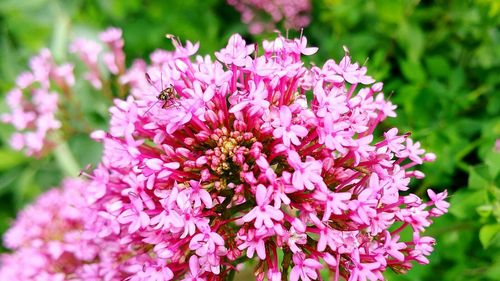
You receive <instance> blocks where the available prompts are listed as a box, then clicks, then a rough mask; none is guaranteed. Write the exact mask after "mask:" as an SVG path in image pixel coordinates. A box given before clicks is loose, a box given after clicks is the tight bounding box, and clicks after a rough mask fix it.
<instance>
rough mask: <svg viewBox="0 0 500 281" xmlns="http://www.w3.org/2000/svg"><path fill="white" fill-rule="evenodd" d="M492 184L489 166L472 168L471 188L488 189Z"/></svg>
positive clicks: (470, 175)
mask: <svg viewBox="0 0 500 281" xmlns="http://www.w3.org/2000/svg"><path fill="white" fill-rule="evenodd" d="M490 184H491V176H490V171H489V168H488V166H487V165H484V164H481V165H478V166H475V167H472V168H470V174H469V188H472V189H486V188H488V187H489V185H490Z"/></svg>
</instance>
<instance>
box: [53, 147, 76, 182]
mask: <svg viewBox="0 0 500 281" xmlns="http://www.w3.org/2000/svg"><path fill="white" fill-rule="evenodd" d="M54 157H55V158H56V161H57V164H58V165H59V167H60V168H61V170H62V171H63V172H64V174H65V175H67V176H72V177H75V176H76V175H78V172H79V171H80V168H79V165H78V163H77V162H76V160H75V157H74V156H73V153H71V150H70V149H69V146H68V144H67V143H66V142H63V143H60V144H59V145H58V146H57V147H56V148H55V149H54Z"/></svg>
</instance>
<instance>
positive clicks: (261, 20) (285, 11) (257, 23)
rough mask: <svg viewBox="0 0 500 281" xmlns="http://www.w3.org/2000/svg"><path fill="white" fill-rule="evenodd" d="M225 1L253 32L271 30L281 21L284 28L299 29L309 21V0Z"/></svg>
mask: <svg viewBox="0 0 500 281" xmlns="http://www.w3.org/2000/svg"><path fill="white" fill-rule="evenodd" d="M227 2H228V3H229V5H231V6H234V8H235V9H236V10H237V11H238V12H240V13H241V20H242V21H243V22H244V23H246V24H248V28H249V30H250V32H251V33H253V34H258V33H262V32H264V31H272V30H273V29H274V28H275V24H277V23H279V22H283V24H284V26H283V27H284V28H285V29H289V28H292V29H300V28H303V27H306V26H307V25H309V22H310V15H309V14H310V11H311V1H309V0H269V1H266V0H227ZM269 18H270V19H269Z"/></svg>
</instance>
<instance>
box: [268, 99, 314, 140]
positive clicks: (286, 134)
mask: <svg viewBox="0 0 500 281" xmlns="http://www.w3.org/2000/svg"><path fill="white" fill-rule="evenodd" d="M278 122H279V123H278V124H276V129H274V131H273V136H274V137H275V138H282V139H283V144H284V145H285V146H288V147H289V146H290V143H293V144H294V145H299V144H300V140H299V138H298V137H301V138H303V137H305V136H307V133H308V131H307V129H306V128H305V127H303V126H301V125H292V113H291V111H290V109H289V108H288V107H287V106H282V107H281V108H280V112H279V119H278Z"/></svg>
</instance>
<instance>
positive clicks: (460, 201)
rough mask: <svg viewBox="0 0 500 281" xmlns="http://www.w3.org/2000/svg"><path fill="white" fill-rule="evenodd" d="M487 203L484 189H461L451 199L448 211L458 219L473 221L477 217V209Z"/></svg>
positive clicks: (486, 194)
mask: <svg viewBox="0 0 500 281" xmlns="http://www.w3.org/2000/svg"><path fill="white" fill-rule="evenodd" d="M488 203H489V202H488V193H487V191H486V189H480V190H467V189H462V190H459V191H457V192H455V193H454V194H453V196H452V197H451V201H450V209H449V211H450V213H451V214H453V215H454V216H456V217H458V218H460V219H473V218H476V217H477V211H476V209H477V207H478V206H481V205H484V204H488Z"/></svg>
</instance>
